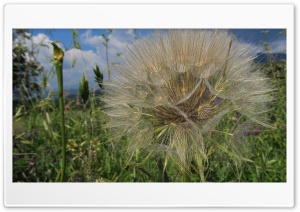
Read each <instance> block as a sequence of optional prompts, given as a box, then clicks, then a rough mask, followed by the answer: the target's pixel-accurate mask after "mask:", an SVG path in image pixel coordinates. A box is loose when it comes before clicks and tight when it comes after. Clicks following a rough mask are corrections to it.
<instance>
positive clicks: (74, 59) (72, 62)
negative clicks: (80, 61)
mask: <svg viewBox="0 0 300 212" xmlns="http://www.w3.org/2000/svg"><path fill="white" fill-rule="evenodd" d="M75 63H76V58H73V59H72V61H71V67H72V68H74V66H75Z"/></svg>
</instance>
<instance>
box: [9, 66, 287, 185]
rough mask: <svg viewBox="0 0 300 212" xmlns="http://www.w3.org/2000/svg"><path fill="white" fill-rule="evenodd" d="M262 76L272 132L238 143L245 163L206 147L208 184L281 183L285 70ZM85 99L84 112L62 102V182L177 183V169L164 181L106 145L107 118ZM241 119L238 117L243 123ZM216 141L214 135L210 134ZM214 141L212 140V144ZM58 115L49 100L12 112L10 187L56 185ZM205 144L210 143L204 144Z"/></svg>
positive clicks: (170, 167)
mask: <svg viewBox="0 0 300 212" xmlns="http://www.w3.org/2000/svg"><path fill="white" fill-rule="evenodd" d="M265 71H266V73H267V74H268V76H269V77H270V78H271V80H272V82H273V83H274V84H275V85H276V89H277V92H276V101H274V105H273V107H272V111H271V114H270V119H271V123H272V125H273V126H274V127H275V129H269V128H262V127H261V130H260V132H259V134H258V135H252V136H249V137H247V138H245V140H244V141H243V142H244V143H245V145H247V151H246V152H245V158H244V159H242V160H239V161H237V160H236V158H235V156H234V155H233V154H228V151H230V150H229V149H227V147H228V146H229V145H227V144H228V142H229V139H228V137H226V136H225V140H224V136H222V137H220V139H221V138H222V141H221V142H220V143H221V145H219V144H216V143H213V142H211V146H210V148H209V150H208V151H209V156H208V161H207V162H205V163H204V174H205V178H206V181H207V182H286V66H285V61H281V62H276V63H275V62H273V63H270V64H266V66H265ZM99 99H101V96H98V97H95V98H93V94H90V100H89V102H88V106H87V109H86V110H84V109H83V106H76V105H75V100H73V99H65V100H66V101H65V102H66V104H68V105H70V109H69V110H66V111H65V126H66V140H67V163H66V164H67V165H66V179H65V180H66V182H162V181H169V182H181V181H182V176H181V174H180V173H181V172H180V169H179V167H178V166H177V165H176V164H173V163H172V162H169V163H168V164H167V166H166V169H165V175H164V176H162V172H160V171H159V170H160V169H161V166H162V165H164V164H161V163H162V162H161V161H159V159H157V158H155V157H154V156H148V154H147V153H146V152H139V151H136V152H135V154H134V155H132V157H131V160H130V161H129V160H128V159H129V158H130V155H128V154H127V152H126V138H122V140H121V141H120V142H118V143H114V142H112V141H111V140H110V138H111V136H112V135H111V134H110V132H109V131H108V130H106V129H105V128H104V125H105V123H106V116H105V114H104V112H103V111H102V109H101V104H100V103H101V102H100V101H95V100H99ZM237 118H238V114H236V113H232V114H229V115H228V116H226V117H225V118H224V119H223V121H222V122H221V123H220V124H219V125H218V128H217V129H222V130H224V129H228V133H230V129H231V128H232V127H233V126H234V125H235V123H236V119H237ZM242 118H243V117H242ZM212 136H214V138H218V133H212ZM214 140H215V139H214ZM60 142H61V138H60V118H59V110H58V107H57V105H56V104H55V101H54V99H53V97H51V99H48V100H47V99H44V100H41V101H40V102H36V103H35V105H34V107H33V108H31V109H30V110H28V111H24V108H23V107H20V108H18V109H17V113H16V114H15V115H14V117H13V181H14V182H56V181H58V180H59V172H60V167H61V164H60V163H61V151H62V149H61V143H60ZM208 142H210V141H208ZM196 167H197V166H196V165H193V164H192V166H191V173H192V174H191V176H190V178H191V181H192V182H200V174H199V170H197V168H196Z"/></svg>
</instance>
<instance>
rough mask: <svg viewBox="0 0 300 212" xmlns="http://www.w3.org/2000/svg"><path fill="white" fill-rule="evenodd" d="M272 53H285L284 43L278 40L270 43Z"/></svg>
mask: <svg viewBox="0 0 300 212" xmlns="http://www.w3.org/2000/svg"><path fill="white" fill-rule="evenodd" d="M272 53H286V41H285V40H278V41H275V42H273V43H272Z"/></svg>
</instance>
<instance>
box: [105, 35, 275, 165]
mask: <svg viewBox="0 0 300 212" xmlns="http://www.w3.org/2000/svg"><path fill="white" fill-rule="evenodd" d="M253 52H254V51H253V46H251V45H248V44H244V43H241V42H239V41H238V40H236V38H235V37H234V36H232V35H230V34H229V33H228V32H227V31H224V30H168V31H167V32H166V33H163V32H162V31H156V32H155V33H154V34H152V35H151V36H149V37H146V38H143V39H140V40H137V41H136V42H135V43H134V44H133V45H132V46H129V47H128V51H127V52H126V53H124V54H123V55H122V56H121V57H120V58H121V61H120V62H118V63H116V64H117V65H115V66H114V70H113V71H114V72H115V74H114V76H112V79H111V81H110V82H108V83H107V87H106V91H105V94H104V102H105V103H106V109H105V111H106V113H107V115H108V116H109V118H110V119H109V122H108V125H107V127H108V128H110V129H111V131H112V133H111V134H112V135H113V136H114V138H115V139H117V140H118V139H121V138H122V137H123V136H124V135H126V136H127V140H128V151H129V152H133V151H134V150H136V149H152V150H154V151H153V152H154V153H158V152H164V153H166V154H167V156H168V157H171V158H173V159H175V160H176V161H177V162H178V164H180V165H181V166H185V165H186V164H188V163H190V161H191V160H192V159H193V158H197V157H201V158H202V159H206V152H207V143H206V138H207V136H209V133H210V132H211V131H212V130H214V129H215V128H216V126H217V125H218V123H219V121H220V120H221V118H222V117H224V115H225V114H227V113H229V112H230V111H237V112H238V113H240V114H243V115H245V116H246V117H248V118H249V119H250V120H251V121H253V122H257V123H259V124H261V125H264V126H269V125H268V122H267V118H266V116H265V114H266V112H267V110H268V107H267V102H269V101H271V100H272V98H271V93H272V91H273V88H272V86H271V85H270V84H269V83H268V79H266V78H265V77H264V75H263V74H262V73H261V72H260V71H259V69H257V66H256V65H255V64H254V62H253V59H254V58H255V55H254V53H253Z"/></svg>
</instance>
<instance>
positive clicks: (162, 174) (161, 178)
mask: <svg viewBox="0 0 300 212" xmlns="http://www.w3.org/2000/svg"><path fill="white" fill-rule="evenodd" d="M157 165H158V169H159V173H158V182H169V176H168V173H167V171H166V169H165V168H164V163H163V159H162V158H161V157H160V158H159V159H158V161H157Z"/></svg>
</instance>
